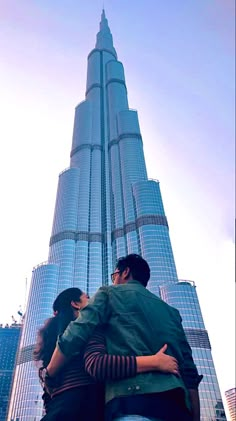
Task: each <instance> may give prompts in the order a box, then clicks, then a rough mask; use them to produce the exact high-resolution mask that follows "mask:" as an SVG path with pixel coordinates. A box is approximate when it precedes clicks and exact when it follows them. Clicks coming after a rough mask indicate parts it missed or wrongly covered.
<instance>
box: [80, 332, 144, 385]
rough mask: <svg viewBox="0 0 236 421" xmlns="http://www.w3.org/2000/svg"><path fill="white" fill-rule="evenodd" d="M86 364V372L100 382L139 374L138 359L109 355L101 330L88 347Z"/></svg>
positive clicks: (85, 355)
mask: <svg viewBox="0 0 236 421" xmlns="http://www.w3.org/2000/svg"><path fill="white" fill-rule="evenodd" d="M84 363H85V370H86V371H87V372H88V373H89V374H90V376H92V377H93V378H96V379H97V380H99V381H106V380H119V379H124V378H127V377H134V376H136V374H137V363H136V357H135V356H124V355H123V356H122V355H109V354H107V350H106V342H105V337H104V335H103V334H102V332H101V330H99V329H97V330H96V331H95V332H94V334H93V336H92V337H91V339H90V340H89V342H88V344H87V346H86V349H85V353H84Z"/></svg>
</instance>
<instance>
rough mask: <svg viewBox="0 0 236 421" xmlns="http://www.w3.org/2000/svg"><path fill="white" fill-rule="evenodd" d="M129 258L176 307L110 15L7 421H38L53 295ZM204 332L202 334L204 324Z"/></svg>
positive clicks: (154, 189) (166, 242)
mask: <svg viewBox="0 0 236 421" xmlns="http://www.w3.org/2000/svg"><path fill="white" fill-rule="evenodd" d="M128 253H139V254H141V255H142V256H143V257H144V258H145V259H146V260H147V261H148V263H149V265H150V268H151V280H150V283H149V288H150V290H151V291H152V292H154V293H155V294H157V295H159V294H160V291H161V294H162V295H163V296H164V290H163V289H162V286H163V285H164V287H165V288H166V290H165V291H166V292H165V294H166V296H167V295H168V297H166V300H167V301H168V300H170V301H171V299H170V296H172V292H171V291H172V289H171V288H172V287H173V288H176V283H177V282H178V277H177V272H176V267H175V261H174V256H173V252H172V247H171V242H170V237H169V228H168V222H167V219H166V216H165V211H164V207H163V202H162V198H161V192H160V185H159V182H158V181H155V180H149V179H148V177H147V170H146V165H145V159H144V153H143V141H142V136H141V132H140V127H139V120H138V114H137V111H135V110H131V109H129V104H128V97H127V87H126V82H125V75H124V68H123V65H122V63H121V62H120V61H118V59H117V54H116V51H115V49H114V47H113V40H112V35H111V32H110V29H109V26H108V22H107V19H106V17H105V13H104V11H103V13H102V19H101V23H100V30H99V32H98V34H97V42H96V46H95V48H94V49H93V50H92V51H91V52H90V54H89V56H88V69H87V85H86V94H85V100H84V101H83V102H81V103H80V104H78V106H77V107H76V109H75V118H74V130H73V139H72V148H71V153H70V166H69V168H68V169H66V170H65V171H63V172H62V173H61V174H60V175H59V182H58V190H57V198H56V205H55V212H54V220H53V227H52V234H51V238H50V248H49V257H48V262H47V263H46V264H43V265H40V266H39V267H38V268H35V269H34V271H33V277H32V284H31V291H30V295H29V303H28V307H27V312H26V319H25V323H24V328H23V334H22V340H21V345H20V353H19V359H18V365H17V370H16V374H15V380H14V390H13V393H12V397H11V405H10V411H9V415H8V421H16V420H17V419H19V420H21V421H23V420H24V421H32V420H34V421H38V420H40V417H41V414H42V403H41V401H40V398H39V397H40V394H41V391H40V386H39V384H38V381H37V374H36V370H35V368H34V367H33V363H32V356H31V354H32V348H33V345H34V342H35V336H36V331H37V329H38V327H39V326H40V325H41V324H42V323H43V321H44V319H45V318H47V317H49V316H50V315H51V312H52V310H51V306H52V302H53V300H54V298H55V297H56V295H57V294H58V293H59V292H60V291H61V290H63V289H65V288H68V287H71V286H78V287H80V288H81V289H82V290H84V291H85V292H87V293H88V294H89V295H90V296H91V295H92V294H94V292H95V291H96V290H97V289H98V288H99V287H100V286H101V285H102V284H104V285H107V284H108V283H109V282H110V276H109V275H110V273H111V272H113V269H114V264H115V262H116V260H117V258H119V257H121V256H123V255H126V254H128ZM168 288H169V289H168ZM168 291H169V292H168ZM164 299H165V298H164ZM195 299H196V306H198V308H199V304H198V301H197V296H195ZM180 302H181V303H182V301H180V300H177V301H176V304H179V303H180ZM173 304H174V305H175V302H174V303H173ZM182 304H183V305H182V308H181V310H183V311H185V312H186V317H187V319H186V320H188V317H189V323H190V324H191V323H192V317H193V316H192V311H191V308H190V307H189V306H188V303H185V302H184V298H183V303H182ZM199 312H200V308H199ZM199 314H200V313H199ZM199 318H201V316H199ZM194 320H195V319H194ZM199 323H200V322H199ZM193 324H194V321H193ZM194 326H195V325H194ZM201 326H202V327H201V328H200V327H199V329H202V331H204V332H205V329H204V327H203V321H202V325H201ZM189 329H190V330H191V329H192V330H194V329H195V327H189ZM197 329H198V328H197ZM205 335H207V333H206V332H205ZM200 351H201V352H202V354H200ZM200 351H199V352H198V350H197V353H196V358H197V360H198V361H197V362H199V364H201V365H200V368H202V365H204V364H205V359H206V361H209V367H208V366H207V369H208V368H209V370H210V371H211V370H212V371H211V373H210V374H209V376H212V378H211V379H210V380H209V386H210V384H212V387H213V386H215V385H217V380H216V375H215V371H214V366H213V362H212V358H211V355H210V348H204V349H203V351H202V349H201V348H200ZM212 373H213V374H212ZM213 377H214V379H213ZM25 378H29V379H30V381H28V382H27V383H26V382H25ZM204 381H206V379H205V380H204ZM215 387H218V385H217V386H215ZM205 390H207V386H206V388H205ZM215 390H216V393H215ZM209 396H211V399H212V403H211V404H210V403H209V405H208V408H210V410H211V413H210V414H209V416H208V418H206V417H205V418H204V421H205V420H209V421H213V420H214V421H216V418H214V416H213V413H212V407H213V405H216V401H217V402H218V399H219V402H221V400H220V396H219V395H218V389H214V390H213V391H212V392H210V391H209ZM209 401H210V397H209ZM206 407H207V405H206ZM222 419H223V418H220V420H222Z"/></svg>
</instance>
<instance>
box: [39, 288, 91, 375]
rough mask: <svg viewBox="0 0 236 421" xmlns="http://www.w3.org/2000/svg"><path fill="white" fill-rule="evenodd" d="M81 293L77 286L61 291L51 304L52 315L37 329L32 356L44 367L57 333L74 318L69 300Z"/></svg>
mask: <svg viewBox="0 0 236 421" xmlns="http://www.w3.org/2000/svg"><path fill="white" fill-rule="evenodd" d="M82 294H83V291H81V290H80V289H79V288H68V289H65V290H64V291H62V292H61V293H60V294H59V295H58V296H57V298H56V299H55V301H54V303H53V305H52V308H53V312H54V317H50V318H49V319H47V320H46V321H45V323H44V325H43V326H42V327H41V328H40V329H39V331H38V335H37V341H36V346H35V349H34V351H33V357H34V360H35V361H42V362H43V366H44V367H47V365H48V363H49V361H50V359H51V356H52V354H53V351H54V349H55V346H56V341H57V337H58V335H60V334H61V333H63V332H64V330H65V329H66V327H67V326H68V324H69V323H70V322H71V321H72V320H74V319H75V316H74V312H73V308H72V306H71V301H80V298H81V295H82Z"/></svg>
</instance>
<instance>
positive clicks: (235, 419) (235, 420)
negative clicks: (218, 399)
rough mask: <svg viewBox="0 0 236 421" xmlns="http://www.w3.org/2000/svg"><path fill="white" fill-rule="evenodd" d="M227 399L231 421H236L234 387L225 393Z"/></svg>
mask: <svg viewBox="0 0 236 421" xmlns="http://www.w3.org/2000/svg"><path fill="white" fill-rule="evenodd" d="M225 397H226V401H227V405H228V408H229V413H230V421H236V389H235V387H233V388H232V389H229V390H227V391H226V392H225Z"/></svg>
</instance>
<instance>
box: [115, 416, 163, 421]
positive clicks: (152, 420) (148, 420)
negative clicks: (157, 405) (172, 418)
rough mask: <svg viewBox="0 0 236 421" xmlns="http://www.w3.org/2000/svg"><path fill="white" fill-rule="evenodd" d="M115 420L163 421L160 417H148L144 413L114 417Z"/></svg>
mask: <svg viewBox="0 0 236 421" xmlns="http://www.w3.org/2000/svg"><path fill="white" fill-rule="evenodd" d="M113 421H162V420H160V419H158V418H147V417H143V416H142V415H124V416H122V417H117V418H114V419H113Z"/></svg>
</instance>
